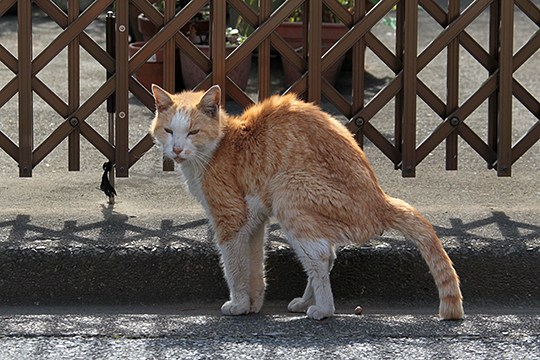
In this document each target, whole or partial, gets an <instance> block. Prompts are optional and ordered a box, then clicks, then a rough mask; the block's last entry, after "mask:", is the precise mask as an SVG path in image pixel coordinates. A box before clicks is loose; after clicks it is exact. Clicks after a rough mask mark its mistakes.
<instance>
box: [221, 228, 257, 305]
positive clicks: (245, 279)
mask: <svg viewBox="0 0 540 360" xmlns="http://www.w3.org/2000/svg"><path fill="white" fill-rule="evenodd" d="M248 240H249V239H248V237H247V236H242V234H237V235H236V236H235V237H233V238H232V239H230V240H227V241H223V242H219V241H218V247H219V250H220V252H221V261H222V265H223V272H224V275H225V280H226V281H227V285H228V286H229V292H230V300H229V301H227V302H225V303H224V304H223V305H222V306H221V312H222V313H223V315H244V314H248V313H249V312H250V309H251V303H250V298H249V281H250V280H249V266H250V265H249V243H248Z"/></svg>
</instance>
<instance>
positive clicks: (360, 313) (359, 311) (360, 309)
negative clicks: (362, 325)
mask: <svg viewBox="0 0 540 360" xmlns="http://www.w3.org/2000/svg"><path fill="white" fill-rule="evenodd" d="M363 312H364V309H362V307H361V306H357V307H355V308H354V315H362V313H363Z"/></svg>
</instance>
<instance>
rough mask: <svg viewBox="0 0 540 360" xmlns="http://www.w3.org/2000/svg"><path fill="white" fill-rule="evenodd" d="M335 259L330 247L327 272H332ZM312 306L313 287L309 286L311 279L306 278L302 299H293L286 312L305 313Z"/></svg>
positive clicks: (313, 300)
mask: <svg viewBox="0 0 540 360" xmlns="http://www.w3.org/2000/svg"><path fill="white" fill-rule="evenodd" d="M335 259H336V253H335V251H334V249H333V247H332V248H331V256H330V258H329V259H328V272H330V271H332V267H333V266H334V260H335ZM314 304H315V296H314V293H313V286H311V278H308V281H307V285H306V289H305V290H304V295H302V297H298V298H294V299H293V300H292V301H291V302H290V303H289V305H288V306H287V310H289V311H290V312H306V311H307V309H308V308H309V307H310V306H311V305H314Z"/></svg>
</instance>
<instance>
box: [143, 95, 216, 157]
mask: <svg viewBox="0 0 540 360" xmlns="http://www.w3.org/2000/svg"><path fill="white" fill-rule="evenodd" d="M152 92H153V93H154V100H155V103H156V116H155V117H154V120H153V121H152V125H151V126H150V135H152V137H153V138H154V142H155V143H156V144H157V145H158V146H159V147H160V148H161V149H162V150H163V154H164V156H166V157H168V158H170V159H172V160H174V161H176V162H178V163H182V162H188V161H193V162H194V163H197V164H199V165H204V164H206V163H207V162H208V160H209V159H210V155H211V154H212V152H213V151H214V149H215V148H216V146H217V144H218V143H219V140H220V139H221V137H222V130H221V124H220V121H221V118H223V117H224V113H223V111H222V110H221V109H220V103H221V89H220V88H219V86H217V85H215V86H212V87H211V88H210V89H208V91H206V92H193V91H185V92H182V93H179V94H170V93H168V92H167V91H165V90H163V89H162V88H160V87H159V86H157V85H152Z"/></svg>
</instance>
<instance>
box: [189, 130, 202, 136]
mask: <svg viewBox="0 0 540 360" xmlns="http://www.w3.org/2000/svg"><path fill="white" fill-rule="evenodd" d="M199 131H200V130H198V129H197V130H191V131H190V132H189V133H188V136H191V135H197V134H198V133H199Z"/></svg>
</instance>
